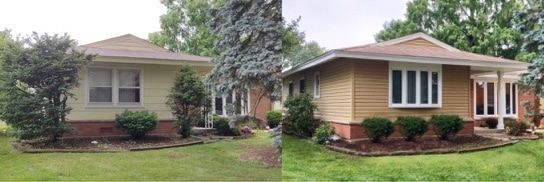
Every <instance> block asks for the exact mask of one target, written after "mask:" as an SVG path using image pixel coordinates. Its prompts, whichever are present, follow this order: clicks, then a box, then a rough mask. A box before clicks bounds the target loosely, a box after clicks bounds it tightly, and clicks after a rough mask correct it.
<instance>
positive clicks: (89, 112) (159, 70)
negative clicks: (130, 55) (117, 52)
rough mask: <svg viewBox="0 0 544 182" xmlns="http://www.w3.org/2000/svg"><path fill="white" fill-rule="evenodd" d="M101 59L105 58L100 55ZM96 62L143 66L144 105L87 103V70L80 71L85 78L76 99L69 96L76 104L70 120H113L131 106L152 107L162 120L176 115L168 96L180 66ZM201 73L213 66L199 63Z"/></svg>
mask: <svg viewBox="0 0 544 182" xmlns="http://www.w3.org/2000/svg"><path fill="white" fill-rule="evenodd" d="M97 59H104V58H102V57H98V58H97ZM92 65H93V66H108V67H110V66H111V67H124V68H127V67H129V68H141V69H142V70H143V72H142V76H143V84H142V86H143V107H138V108H134V107H86V106H85V102H86V100H87V99H86V98H85V89H86V84H85V83H86V79H87V78H85V73H84V72H85V71H81V72H80V76H81V81H80V85H79V87H77V88H75V89H74V90H73V93H74V94H75V98H76V99H70V100H68V105H69V106H71V107H72V108H73V110H72V111H71V113H70V114H69V115H68V119H69V120H70V121H96V120H104V121H111V120H114V119H115V114H118V113H121V112H123V111H124V110H125V109H130V110H149V111H152V112H155V113H157V114H158V115H159V119H161V120H170V119H173V116H172V114H171V113H170V112H171V111H170V109H169V108H168V106H167V105H166V96H167V95H168V93H169V90H170V88H171V87H172V86H173V85H174V79H175V76H176V74H177V72H178V69H179V66H172V65H153V64H123V63H106V62H93V64H92ZM196 69H197V72H198V73H199V75H202V76H204V75H205V74H206V73H207V72H209V70H210V69H211V67H196Z"/></svg>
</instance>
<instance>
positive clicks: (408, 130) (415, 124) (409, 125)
mask: <svg viewBox="0 0 544 182" xmlns="http://www.w3.org/2000/svg"><path fill="white" fill-rule="evenodd" d="M395 124H397V125H398V126H399V129H400V133H401V134H402V136H404V139H406V141H414V140H415V139H416V138H420V137H421V136H423V134H425V132H427V130H428V129H429V127H428V125H427V122H426V121H425V119H423V118H421V117H415V116H401V117H398V118H397V120H396V121H395Z"/></svg>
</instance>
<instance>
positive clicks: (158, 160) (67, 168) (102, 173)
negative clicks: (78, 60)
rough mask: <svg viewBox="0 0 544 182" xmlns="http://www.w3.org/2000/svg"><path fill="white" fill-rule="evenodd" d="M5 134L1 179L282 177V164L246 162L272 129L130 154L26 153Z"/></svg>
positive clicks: (0, 159) (0, 142) (1, 147)
mask: <svg viewBox="0 0 544 182" xmlns="http://www.w3.org/2000/svg"><path fill="white" fill-rule="evenodd" d="M8 140H9V139H8V138H7V137H3V136H0V180H7V181H11V180H50V181H52V180H145V181H156V180H205V181H206V180H251V181H256V180H276V181H277V180H281V168H277V167H276V168H268V167H266V166H264V165H263V164H262V163H261V162H259V161H243V160H240V155H242V154H244V153H245V151H246V150H247V149H248V148H249V147H260V146H264V145H271V139H270V138H269V134H268V133H265V132H262V131H261V132H258V133H257V136H256V137H253V138H251V139H245V140H228V141H219V142H216V143H210V144H203V145H194V146H188V147H180V148H172V149H162V150H151V151H141V152H125V153H47V154H21V153H18V152H16V151H14V150H13V149H12V148H11V147H10V145H9V141H8Z"/></svg>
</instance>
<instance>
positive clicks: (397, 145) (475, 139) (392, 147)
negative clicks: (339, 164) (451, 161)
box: [327, 135, 515, 156]
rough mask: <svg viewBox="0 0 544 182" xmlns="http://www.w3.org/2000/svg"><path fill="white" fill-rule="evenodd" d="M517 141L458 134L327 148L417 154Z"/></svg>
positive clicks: (360, 152) (372, 153)
mask: <svg viewBox="0 0 544 182" xmlns="http://www.w3.org/2000/svg"><path fill="white" fill-rule="evenodd" d="M513 143H515V141H501V140H497V139H492V138H486V137H481V136H476V135H475V136H457V137H455V139H453V140H450V141H444V140H438V139H436V138H423V139H420V140H419V141H415V142H407V141H404V140H402V139H388V140H385V141H383V142H382V143H372V142H371V141H368V140H365V141H358V142H353V143H348V142H345V141H341V142H338V143H334V144H331V145H329V146H327V148H329V149H331V150H335V151H339V152H344V153H348V154H354V155H361V156H384V155H415V154H433V153H453V152H469V151H477V150H484V149H488V148H495V147H499V146H504V145H509V144H513Z"/></svg>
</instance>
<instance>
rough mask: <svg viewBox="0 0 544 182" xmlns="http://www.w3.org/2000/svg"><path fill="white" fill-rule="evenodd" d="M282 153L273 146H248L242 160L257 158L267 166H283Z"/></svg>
mask: <svg viewBox="0 0 544 182" xmlns="http://www.w3.org/2000/svg"><path fill="white" fill-rule="evenodd" d="M280 155H281V154H279V153H278V152H276V149H275V148H274V147H273V146H262V147H255V146H247V147H246V152H245V153H244V154H242V155H241V156H240V158H241V159H242V160H257V161H260V162H261V163H262V164H264V165H265V166H267V167H281V160H280Z"/></svg>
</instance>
